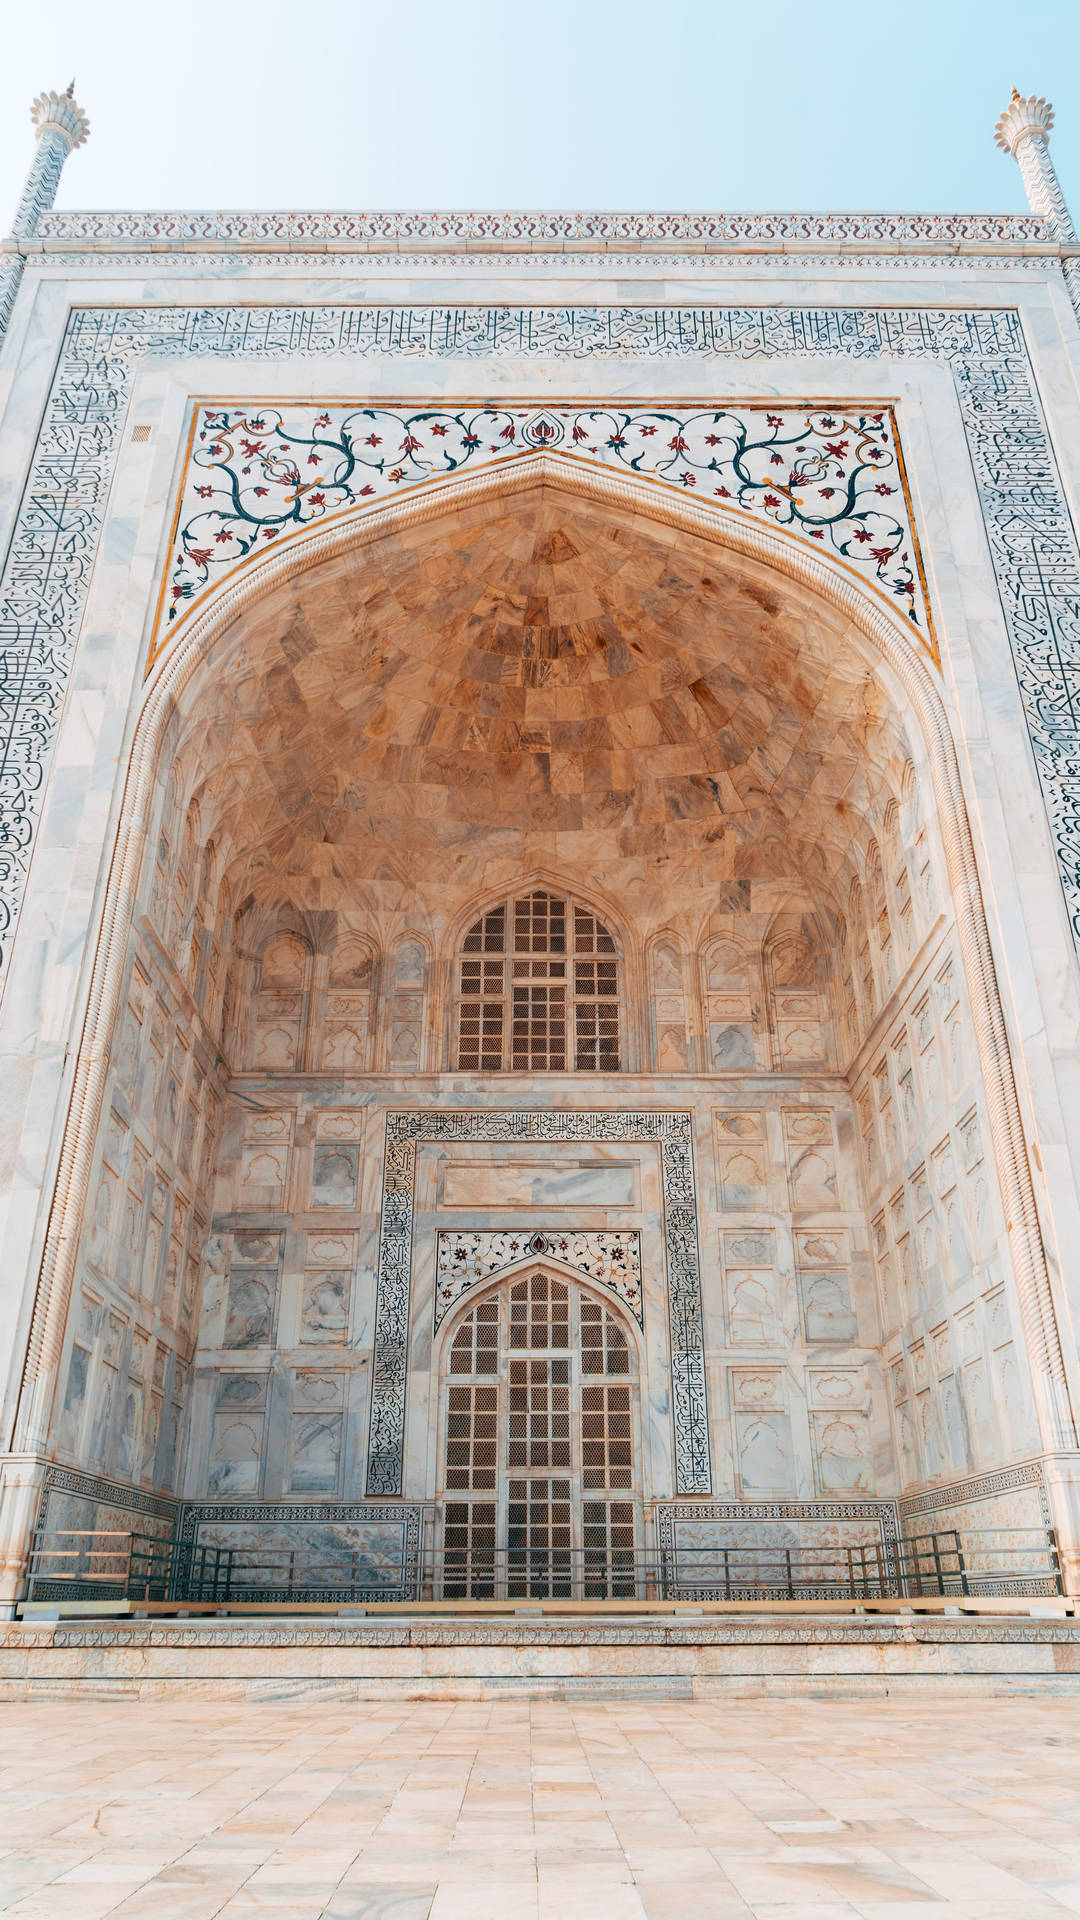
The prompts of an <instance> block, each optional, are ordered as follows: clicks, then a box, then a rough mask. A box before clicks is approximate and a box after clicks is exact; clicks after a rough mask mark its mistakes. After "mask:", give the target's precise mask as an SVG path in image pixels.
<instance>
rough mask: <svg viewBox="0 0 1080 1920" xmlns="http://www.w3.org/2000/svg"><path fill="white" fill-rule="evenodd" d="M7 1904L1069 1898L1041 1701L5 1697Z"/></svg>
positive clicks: (1023, 1906)
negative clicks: (18, 1700) (16, 1702)
mask: <svg viewBox="0 0 1080 1920" xmlns="http://www.w3.org/2000/svg"><path fill="white" fill-rule="evenodd" d="M0 1754H2V1755H3V1764H2V1768H0V1792H2V1802H0V1804H2V1807H3V1825H2V1828H0V1833H2V1836H3V1840H4V1842H5V1844H4V1846H3V1848H2V1849H0V1886H2V1892H0V1901H2V1904H0V1914H2V1915H3V1916H5V1920H52V1917H53V1916H61V1915H63V1916H78V1920H99V1916H104V1915H106V1914H110V1915H112V1914H115V1915H118V1916H119V1915H122V1916H124V1920H150V1916H153V1920H211V1916H230V1917H232V1916H239V1915H241V1914H246V1915H251V1914H258V1913H264V1912H265V1913H267V1914H276V1915H279V1916H282V1920H284V1917H285V1916H287V1920H319V1917H320V1916H325V1920H578V1916H582V1920H585V1917H586V1916H587V1920H751V1917H752V1920H811V1917H812V1920H914V1916H915V1915H916V1914H919V1915H922V1913H923V1912H924V1910H928V1909H929V1908H930V1907H931V1906H933V1907H934V1909H935V1912H937V1913H940V1914H941V1915H942V1920H945V1916H946V1915H949V1916H961V1915H962V1916H964V1917H965V1920H991V1917H992V1916H993V1920H1037V1917H1038V1916H1040V1915H1045V1916H1047V1917H1048V1920H1049V1916H1051V1915H1058V1916H1060V1915H1062V1914H1067V1913H1072V1914H1080V1765H1078V1763H1080V1715H1078V1713H1077V1708H1076V1707H1075V1706H1074V1705H1073V1703H1072V1702H1071V1701H1070V1700H1068V1699H1064V1698H1057V1699H1054V1700H1031V1699H1012V1700H1004V1699H1001V1698H986V1697H985V1696H983V1697H982V1698H968V1699H966V1700H965V1699H959V1698H954V1699H952V1700H950V1701H938V1702H935V1703H934V1704H931V1705H926V1704H924V1703H919V1704H917V1705H916V1704H915V1703H913V1702H907V1703H905V1702H904V1701H902V1700H866V1699H864V1700H855V1699H852V1700H847V1701H831V1702H822V1701H812V1700H801V1701H786V1702H778V1701H761V1700H756V1699H744V1700H742V1701H739V1702H734V1701H730V1700H729V1701H726V1702H723V1703H717V1704H712V1703H702V1702H689V1701H687V1702H682V1701H678V1700H674V1699H664V1700H654V1701H649V1702H643V1701H624V1702H615V1701H612V1700H608V1701H596V1700H592V1701H589V1702H587V1703H586V1702H582V1703H580V1704H575V1703H573V1702H565V1701H556V1700H544V1701H539V1700H532V1701H529V1700H505V1699H503V1700H493V1701H486V1702H476V1701H472V1702H438V1703H436V1702H430V1701H429V1702H410V1701H393V1702H380V1703H378V1704H372V1703H362V1702H360V1703H349V1704H343V1703H341V1702H340V1701H338V1702H332V1703H331V1702H325V1701H324V1702H319V1701H314V1700H312V1699H310V1698H308V1699H298V1700H292V1701H280V1700H278V1701H273V1702H256V1703H251V1702H246V1703H228V1702H223V1701H221V1700H213V1699H211V1698H209V1697H205V1696H204V1697H201V1698H197V1699H194V1700H191V1699H189V1700H186V1701H184V1702H183V1703H179V1704H177V1703H174V1702H165V1703H154V1704H151V1703H148V1702H146V1701H144V1702H142V1703H141V1704H140V1703H135V1702H130V1701H127V1702H115V1703H114V1702H106V1701H101V1702H97V1701H82V1702H73V1703H71V1704H68V1705H63V1704H53V1703H50V1704H34V1705H31V1706H25V1707H4V1708H0Z"/></svg>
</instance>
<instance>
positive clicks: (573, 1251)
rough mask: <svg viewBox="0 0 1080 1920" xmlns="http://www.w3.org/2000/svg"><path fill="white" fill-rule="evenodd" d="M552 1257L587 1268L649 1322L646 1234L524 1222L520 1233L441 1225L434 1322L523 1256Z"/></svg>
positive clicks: (639, 1319) (641, 1321)
mask: <svg viewBox="0 0 1080 1920" xmlns="http://www.w3.org/2000/svg"><path fill="white" fill-rule="evenodd" d="M542 1259H549V1260H555V1261H558V1262H559V1263H560V1264H561V1265H562V1266H564V1267H571V1268H573V1270H574V1271H575V1272H576V1273H583V1274H586V1275H587V1276H588V1278H589V1279H590V1280H592V1281H594V1282H595V1283H596V1285H597V1286H601V1287H606V1288H607V1289H608V1291H609V1292H610V1293H613V1294H614V1295H615V1297H616V1299H618V1300H621V1301H622V1304H623V1306H624V1307H626V1308H627V1309H628V1310H629V1312H630V1313H632V1314H633V1316H634V1319H635V1320H636V1321H637V1323H638V1326H639V1327H640V1326H643V1325H644V1310H643V1302H642V1294H641V1235H640V1234H639V1233H638V1232H637V1231H636V1230H624V1229H622V1228H620V1229H618V1230H616V1231H613V1232H610V1233H609V1232H607V1231H603V1232H600V1231H596V1232H594V1231H591V1230H590V1229H587V1228H576V1227H575V1228H571V1229H569V1231H567V1232H565V1233H564V1232H563V1231H561V1230H556V1229H554V1228H550V1227H548V1228H544V1227H537V1228H533V1227H525V1228H523V1229H522V1230H520V1231H519V1232H517V1233H514V1232H510V1231H507V1230H499V1229H491V1230H488V1229H479V1230H472V1229H469V1230H468V1231H466V1232H464V1233H457V1232H454V1231H448V1230H447V1229H445V1228H440V1229H439V1231H438V1233H437V1234H436V1239H435V1327H436V1330H437V1329H438V1328H439V1327H440V1326H441V1325H442V1322H443V1321H444V1320H445V1318H446V1316H447V1314H448V1313H449V1311H450V1309H451V1307H453V1306H456V1305H457V1302H458V1301H459V1300H460V1299H461V1297H462V1295H463V1294H466V1293H471V1292H472V1290H473V1288H474V1287H478V1286H482V1284H483V1282H484V1281H485V1280H490V1279H491V1278H492V1277H493V1275H495V1274H496V1273H502V1272H504V1271H505V1270H506V1268H508V1267H514V1266H517V1265H519V1264H520V1262H521V1261H523V1260H542Z"/></svg>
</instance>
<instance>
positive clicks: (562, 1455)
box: [0, 93, 1080, 1617]
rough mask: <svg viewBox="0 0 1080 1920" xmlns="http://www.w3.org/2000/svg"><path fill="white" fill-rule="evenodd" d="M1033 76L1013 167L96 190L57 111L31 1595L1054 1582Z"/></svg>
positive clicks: (28, 256)
mask: <svg viewBox="0 0 1080 1920" xmlns="http://www.w3.org/2000/svg"><path fill="white" fill-rule="evenodd" d="M1052 119H1053V116H1052V113H1051V111H1050V109H1049V107H1048V106H1047V103H1046V102H1045V101H1044V100H1041V99H1037V98H1035V97H1034V96H1032V97H1030V98H1028V99H1021V98H1019V97H1015V98H1014V99H1013V101H1012V103H1011V104H1010V105H1009V106H1008V108H1007V109H1006V111H1005V113H1004V114H1003V115H1002V118H1001V120H1000V122H999V124H998V140H999V144H1000V145H1001V146H1003V147H1004V148H1005V149H1006V151H1007V153H1008V154H1010V155H1012V156H1013V157H1014V158H1015V160H1016V161H1017V162H1018V163H1019V165H1020V168H1021V171H1022V174H1023V179H1024V183H1025V187H1026V190H1027V195H1028V199H1029V203H1030V212H1029V213H1027V214H1024V215H988V214H987V215H944V214H933V215H925V216H921V215H904V216H901V215H888V216H886V215H869V214H868V215H854V214H828V215H826V214H822V215H805V216H804V215H800V216H783V215H762V214H758V215H720V214H717V215H707V214H688V215H676V214H663V215H659V214H589V213H582V214H550V215H549V214H482V213H474V214H449V213H420V214H360V213H358V214H344V213H343V214H315V213H310V214H308V213H296V214H274V213H267V214H250V215H248V214H225V213H223V214H179V213H176V214H173V213H163V214H153V213H116V214H104V213H77V212H58V211H56V210H55V208H54V205H53V202H54V199H55V194H56V188H57V184H58V181H59V178H60V171H61V167H62V166H63V165H64V164H65V162H66V160H67V158H68V155H69V154H70V152H71V151H72V149H73V148H75V147H77V146H78V145H80V144H81V142H82V140H83V139H84V138H85V137H86V134H87V131H88V128H87V122H86V119H85V116H84V115H83V113H82V111H81V109H80V108H79V106H78V104H77V102H76V101H75V100H74V98H73V97H72V95H71V94H70V93H68V94H58V93H51V94H43V95H42V96H41V98H40V99H39V100H38V101H37V103H36V104H35V108H34V124H35V133H36V145H35V148H34V151H33V160H32V165H31V170H30V173H29V175H28V179H27V184H26V190H25V193H24V196H23V200H22V203H21V205H20V208H19V212H18V215H17V217H16V223H15V228H14V237H13V239H12V240H10V241H9V242H7V243H5V251H4V253H3V256H2V262H0V319H2V322H3V328H4V331H3V336H2V351H0V448H2V450H3V453H2V462H0V467H2V472H0V520H2V529H0V531H2V551H3V553H4V554H5V556H6V558H5V560H4V567H3V578H2V586H0V685H2V697H0V724H2V729H3V754H2V772H0V954H2V967H0V995H2V998H0V1076H2V1079H0V1084H2V1087H3V1098H2V1103H0V1118H2V1133H0V1138H2V1161H0V1237H2V1243H3V1256H2V1260H0V1355H2V1362H3V1365H2V1372H0V1380H2V1391H3V1399H2V1406H3V1418H2V1426H0V1604H2V1607H3V1609H4V1611H5V1614H6V1616H7V1617H11V1616H13V1615H14V1614H15V1613H16V1612H17V1611H19V1610H20V1609H22V1608H23V1607H25V1606H27V1605H28V1604H33V1603H35V1602H36V1603H37V1604H38V1605H39V1606H41V1607H44V1608H48V1607H52V1608H53V1609H55V1608H56V1607H57V1605H59V1604H61V1603H63V1602H64V1600H65V1598H71V1597H72V1596H73V1597H74V1599H75V1600H76V1601H79V1602H81V1603H83V1604H87V1603H88V1602H89V1601H90V1600H92V1599H93V1597H94V1596H95V1594H96V1595H98V1596H99V1597H100V1596H104V1597H105V1598H106V1599H109V1600H111V1601H112V1602H114V1603H117V1604H119V1603H128V1604H138V1603H141V1604H142V1605H143V1606H145V1605H146V1604H147V1603H148V1602H149V1601H155V1600H156V1601H157V1602H160V1603H161V1604H163V1605H164V1604H166V1603H168V1604H172V1605H173V1606H180V1605H184V1606H187V1607H190V1606H195V1605H200V1604H201V1605H203V1606H205V1607H208V1608H211V1607H213V1608H217V1607H219V1606H221V1605H226V1606H227V1605H228V1604H233V1603H235V1604H238V1605H239V1604H241V1603H244V1602H247V1603H251V1602H252V1601H253V1600H259V1599H261V1600H263V1601H266V1602H268V1603H269V1602H274V1603H284V1602H285V1601H296V1602H298V1603H300V1602H302V1603H304V1604H312V1603H315V1602H319V1601H322V1600H325V1601H326V1602H327V1603H328V1604H331V1603H332V1604H333V1605H336V1606H347V1605H350V1604H352V1605H356V1606H364V1607H370V1606H374V1605H376V1604H377V1603H378V1602H379V1601H398V1602H402V1601H409V1600H424V1601H430V1602H432V1603H433V1604H434V1603H439V1602H444V1603H450V1602H453V1603H456V1604H460V1603H462V1602H466V1601H467V1602H476V1603H480V1602H491V1603H495V1602H500V1601H501V1602H507V1603H509V1602H511V1601H514V1600H520V1601H525V1602H543V1601H546V1600H551V1599H563V1600H568V1601H569V1600H574V1601H580V1602H588V1601H590V1600H592V1601H596V1602H597V1603H605V1604H606V1603H610V1602H612V1601H613V1600H626V1601H629V1600H631V1599H634V1598H640V1597H641V1596H648V1595H652V1596H654V1597H659V1598H661V1599H664V1598H667V1599H671V1600H673V1601H680V1600H681V1601H686V1602H689V1601H697V1602H699V1603H702V1604H704V1603H712V1602H718V1601H729V1600H731V1599H732V1598H733V1597H734V1598H738V1597H742V1598H744V1599H745V1598H747V1597H751V1598H752V1597H754V1596H755V1595H758V1596H763V1595H764V1596H769V1595H771V1596H773V1597H777V1596H780V1597H787V1598H789V1599H794V1598H798V1597H802V1598H804V1599H805V1598H815V1597H816V1598H819V1599H821V1598H824V1599H827V1598H829V1597H830V1596H832V1597H834V1598H835V1597H836V1596H841V1597H843V1596H845V1595H846V1596H848V1597H849V1598H850V1597H853V1596H858V1597H860V1598H861V1599H863V1600H866V1599H867V1598H883V1597H886V1598H887V1597H888V1596H892V1597H894V1598H897V1599H902V1598H904V1597H905V1596H907V1597H908V1598H909V1599H910V1597H911V1595H912V1594H913V1593H914V1594H916V1595H917V1594H919V1593H920V1592H927V1593H930V1592H933V1593H937V1594H938V1595H939V1596H942V1597H945V1596H947V1595H948V1593H950V1592H955V1591H959V1589H957V1588H955V1586H954V1587H950V1585H949V1578H951V1577H952V1576H953V1575H958V1574H962V1589H963V1593H964V1595H969V1594H975V1595H979V1594H981V1595H983V1596H985V1597H988V1598H993V1597H995V1596H997V1597H999V1598H1000V1597H1008V1596H1013V1597H1017V1596H1021V1597H1025V1598H1039V1597H1044V1598H1045V1597H1049V1598H1050V1599H1052V1600H1065V1601H1069V1600H1070V1599H1071V1596H1073V1595H1075V1594H1077V1593H1078V1592H1080V1347H1078V1335H1080V1271H1078V1269H1077V1266H1076V1263H1075V1259H1074V1254H1075V1251H1076V1249H1077V1248H1078V1247H1080V955H1078V944H1080V549H1078V544H1077V525H1078V514H1080V389H1078V382H1080V241H1078V238H1077V234H1076V231H1075V229H1074V227H1073V225H1072V222H1071V219H1070V216H1069V213H1068V210H1067V208H1066V205H1065V202H1064V199H1063V197H1062V194H1061V190H1060V187H1059V185H1058V182H1057V179H1056V176H1055V174H1054V169H1053V164H1052V160H1051V157H1050V146H1049V136H1050V130H1051V125H1052ZM75 164H77V162H76V163H75ZM1002 164H1003V166H1004V165H1005V164H1006V162H1005V160H1003V162H1002ZM943 1556H944V1563H945V1576H948V1578H947V1577H945V1576H943V1575H942V1564H943ZM928 1582H929V1584H927V1583H928ZM935 1582H936V1584H935Z"/></svg>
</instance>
